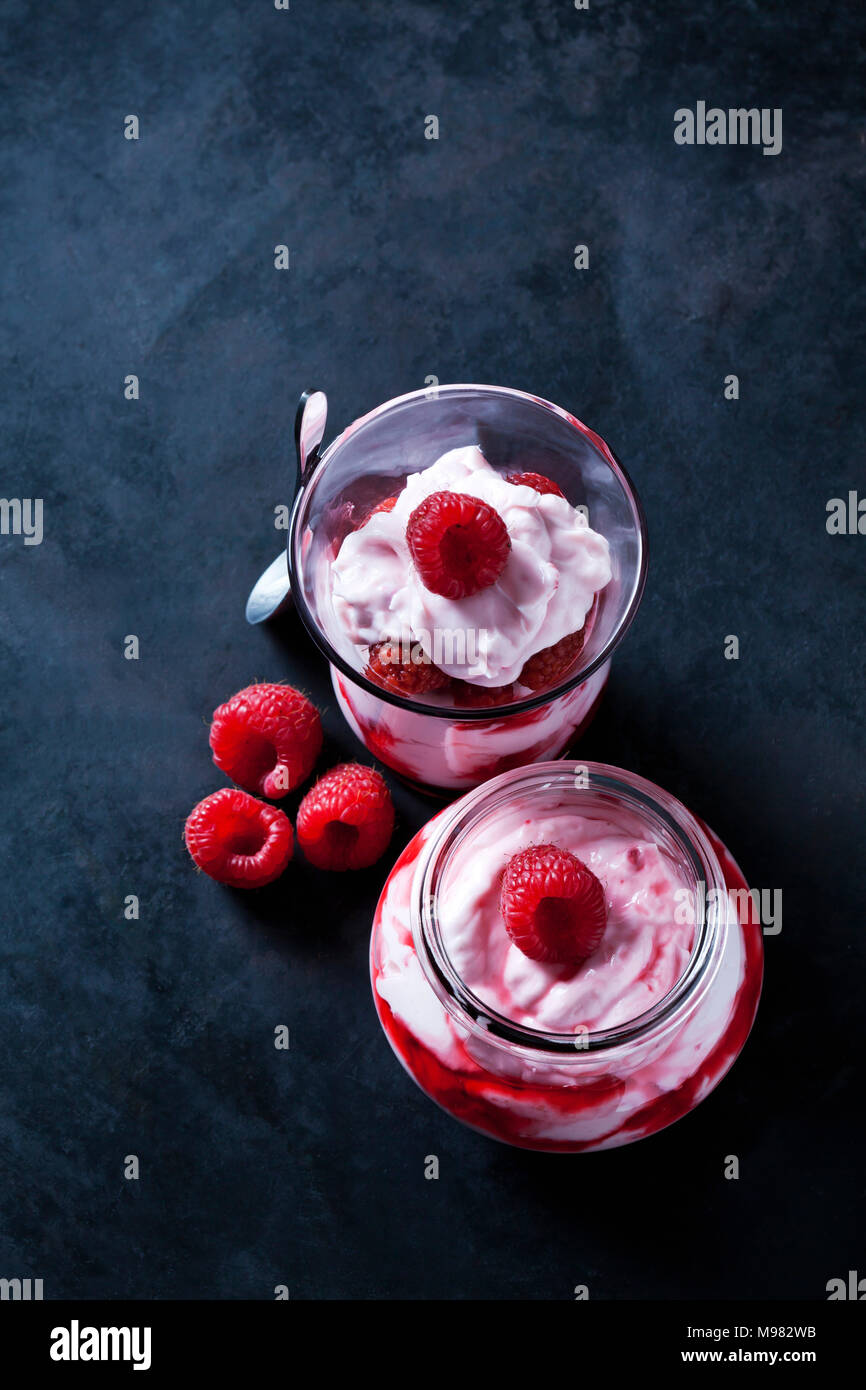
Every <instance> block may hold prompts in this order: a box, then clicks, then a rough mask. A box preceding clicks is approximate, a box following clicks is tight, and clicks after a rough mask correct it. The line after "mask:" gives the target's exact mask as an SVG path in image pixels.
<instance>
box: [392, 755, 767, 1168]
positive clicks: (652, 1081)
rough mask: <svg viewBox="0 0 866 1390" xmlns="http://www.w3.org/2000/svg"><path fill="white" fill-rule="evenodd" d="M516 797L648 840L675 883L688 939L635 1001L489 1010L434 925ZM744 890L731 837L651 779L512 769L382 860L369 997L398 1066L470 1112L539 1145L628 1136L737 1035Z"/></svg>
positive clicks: (718, 1075) (750, 940)
mask: <svg viewBox="0 0 866 1390" xmlns="http://www.w3.org/2000/svg"><path fill="white" fill-rule="evenodd" d="M515 812H517V813H518V814H519V815H520V816H522V817H524V818H525V820H526V821H528V822H532V823H533V825H535V824H537V823H540V822H543V821H544V819H545V817H550V816H552V815H554V814H556V815H562V814H565V815H570V814H572V813H573V814H574V815H575V816H576V817H579V818H580V819H581V823H582V824H588V823H591V822H593V821H597V822H598V823H599V825H613V826H615V827H616V828H617V830H618V832H621V834H622V835H623V836H629V837H630V836H634V837H635V838H636V839H639V840H641V841H642V842H649V843H650V844H654V845H655V846H657V847H658V850H659V853H660V855H661V856H664V862H665V864H666V865H669V866H670V868H671V871H672V873H675V875H676V881H677V882H679V883H680V884H681V885H682V887H681V889H679V890H677V894H676V895H675V896H676V897H677V898H678V903H677V907H676V909H674V908H673V906H672V904H671V911H672V912H673V911H676V912H680V911H681V910H684V911H686V912H688V913H690V914H691V916H690V917H689V924H690V926H693V928H694V930H693V934H692V941H691V948H690V953H689V954H688V956H687V959H686V960H685V963H684V967H683V968H682V971H681V973H680V974H679V975H678V977H677V978H675V980H674V982H673V983H672V984H671V987H670V988H668V989H667V990H666V991H665V992H663V993H660V994H659V997H657V998H655V999H652V1000H651V1001H650V1002H649V1007H647V1008H646V1009H644V1010H643V1011H642V1012H640V1013H639V1014H638V1015H637V1016H636V1017H631V1018H622V1019H618V1021H617V1023H616V1026H613V1027H606V1028H602V1029H597V1030H594V1029H587V1028H585V1027H582V1026H581V1025H580V1020H579V1019H574V1020H570V1022H569V1026H568V1028H567V1030H565V1031H559V1032H547V1031H542V1030H540V1029H538V1028H536V1027H533V1026H527V1025H526V1023H525V1022H516V1021H515V1019H514V1018H513V1017H508V1016H506V1015H504V1014H503V1013H500V1012H498V1011H497V1008H496V1007H495V1006H494V1005H493V1004H492V1003H491V1002H490V999H489V997H487V996H485V997H483V998H482V997H481V996H482V995H483V994H484V993H485V992H484V990H481V989H479V986H478V983H477V981H476V982H475V985H474V988H470V987H469V986H468V985H467V983H466V981H465V979H463V978H461V975H460V974H459V973H458V971H457V969H456V968H455V965H454V961H453V958H452V955H449V950H448V947H447V944H446V941H445V937H444V935H443V930H442V923H443V903H445V902H446V901H447V898H446V896H445V895H447V893H448V892H449V889H450V886H451V885H453V884H454V883H456V882H458V881H459V880H460V875H461V869H462V871H463V872H464V873H465V872H466V869H467V866H469V865H470V864H472V865H474V866H475V867H476V870H477V865H478V862H479V860H478V856H479V852H481V853H484V852H486V851H485V850H484V846H489V845H490V844H491V843H494V844H495V843H499V844H503V843H505V834H504V830H505V828H506V827H507V825H508V824H509V823H510V822H509V818H512V821H513V817H514V815H515ZM562 847H563V848H568V846H567V845H566V846H562ZM494 867H495V866H494ZM501 867H502V866H499V869H501ZM596 872H597V873H598V874H599V876H600V877H601V878H602V882H604V875H603V873H602V872H601V870H596ZM680 894H682V898H680ZM750 906H751V904H750V899H749V895H748V890H747V888H746V883H745V880H744V878H743V875H742V873H741V871H740V869H739V868H738V867H737V865H736V863H735V861H734V860H733V858H732V857H731V855H730V853H729V852H728V850H727V849H726V848H725V847H724V845H723V844H722V843H721V842H720V841H719V840H718V839H717V837H716V836H715V835H714V834H713V833H712V831H710V830H709V829H708V827H707V826H706V825H704V824H703V823H702V822H701V821H699V820H698V819H697V818H696V817H695V816H693V815H692V814H691V813H690V812H689V811H688V810H687V809H686V808H685V807H684V806H683V805H681V804H680V802H678V801H676V800H675V799H674V798H673V797H671V796H669V795H668V794H667V793H666V792H664V791H662V790H661V789H660V788H659V787H656V786H654V785H653V784H652V783H651V782H647V781H645V780H644V779H643V778H641V777H637V776H635V775H634V774H633V773H630V772H624V771H622V770H621V769H618V768H613V767H607V766H605V765H604V764H598V763H577V762H569V761H564V762H552V763H547V764H543V765H540V766H536V767H532V768H523V769H518V770H515V771H512V772H508V773H505V774H503V775H501V776H499V777H496V778H494V779H493V780H492V781H490V782H487V783H486V784H485V785H484V786H482V787H479V788H478V789H477V790H475V791H472V792H469V793H468V794H467V795H465V796H463V797H462V798H461V799H460V800H459V801H457V802H455V803H454V804H453V805H451V806H449V807H447V808H446V809H445V810H443V811H442V812H440V813H439V815H437V816H436V817H434V819H433V820H431V821H430V822H428V824H427V825H426V826H424V828H423V829H422V830H421V831H419V833H418V834H417V835H416V836H415V838H414V839H413V840H412V841H411V843H410V844H409V845H408V846H407V848H406V849H405V850H404V852H403V854H402V855H401V856H400V858H399V859H398V861H397V863H396V864H395V865H394V868H393V870H392V871H391V874H390V875H389V877H388V880H387V882H386V884H385V887H384V889H383V892H382V895H381V898H380V900H379V904H378V906H377V908H376V914H375V919H374V925H373V934H372V941H371V974H372V984H373V996H374V1000H375V1004H376V1009H377V1011H378V1014H379V1019H380V1022H381V1024H382V1027H383V1029H384V1030H385V1034H386V1036H387V1038H388V1041H389V1042H390V1044H391V1046H392V1048H393V1049H394V1051H395V1053H396V1054H397V1057H398V1058H399V1060H400V1061H401V1062H402V1063H403V1066H404V1067H405V1068H406V1070H407V1071H408V1072H409V1075H410V1076H412V1077H413V1078H414V1080H415V1081H416V1082H417V1083H418V1085H419V1086H420V1087H421V1089H422V1090H423V1091H425V1092H426V1093H427V1095H428V1096H430V1097H431V1098H432V1099H433V1100H435V1101H437V1102H438V1104H439V1105H441V1106H442V1107H443V1109H445V1110H447V1111H448V1112H449V1113H450V1114H451V1115H453V1116H454V1117H455V1118H456V1119H459V1120H462V1121H463V1122H464V1123H465V1124H467V1125H470V1126H471V1127H472V1128H474V1129H477V1130H480V1131H481V1132H482V1133H484V1134H487V1135H490V1136H491V1137H493V1138H495V1139H500V1140H502V1141H504V1142H506V1143H509V1144H515V1145H518V1146H520V1147H522V1148H528V1149H540V1150H547V1151H562V1152H578V1151H581V1150H591V1149H603V1148H612V1147H615V1146H618V1145H621V1144H628V1143H632V1142H633V1141H635V1140H636V1139H641V1138H644V1137H645V1136H646V1135H649V1134H653V1133H655V1131H656V1130H659V1129H662V1128H663V1127H664V1126H665V1125H668V1124H670V1123H671V1122H672V1121H674V1120H677V1119H679V1118H680V1117H681V1116H683V1115H685V1114H687V1113H688V1112H689V1111H690V1110H691V1109H693V1107H694V1106H695V1105H697V1103H698V1102H699V1101H700V1100H702V1099H703V1098H704V1097H705V1096H706V1095H707V1094H708V1093H709V1092H710V1091H711V1090H712V1089H713V1088H714V1087H715V1086H716V1085H717V1084H718V1083H719V1081H720V1080H721V1079H722V1077H723V1076H724V1075H725V1073H726V1072H727V1070H728V1068H729V1067H730V1066H731V1064H732V1063H733V1061H734V1059H735V1058H736V1057H737V1055H738V1053H739V1052H740V1050H741V1048H742V1046H743V1044H744V1043H745V1040H746V1038H747V1036H748V1033H749V1030H750V1028H751V1026H752V1022H753V1020H754V1017H755V1011H756V1008H757V1004H758V997H759V994H760V988H761V979H762V972H763V942H762V935H761V927H760V924H759V923H758V924H757V925H752V924H751V912H750ZM667 907H668V904H667V902H666V903H665V905H664V908H663V912H666V911H667ZM679 920H684V919H683V918H682V917H680V919H679ZM503 930H504V928H503ZM514 949H516V948H514Z"/></svg>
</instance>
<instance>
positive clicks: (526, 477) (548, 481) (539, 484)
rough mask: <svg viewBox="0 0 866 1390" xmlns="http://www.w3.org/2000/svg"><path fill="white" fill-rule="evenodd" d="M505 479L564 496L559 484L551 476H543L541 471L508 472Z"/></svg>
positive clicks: (556, 495)
mask: <svg viewBox="0 0 866 1390" xmlns="http://www.w3.org/2000/svg"><path fill="white" fill-rule="evenodd" d="M505 481H506V482H507V483H515V484H522V485H523V487H531V488H534V489H535V491H536V492H541V493H544V492H550V493H553V495H554V496H555V497H564V496H565V493H564V492H563V490H562V488H561V487H560V486H559V484H558V483H555V482H554V481H553V479H552V478H545V476H544V474H543V473H509V474H508V477H507V478H506V479H505Z"/></svg>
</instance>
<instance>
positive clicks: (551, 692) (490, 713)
mask: <svg viewBox="0 0 866 1390" xmlns="http://www.w3.org/2000/svg"><path fill="white" fill-rule="evenodd" d="M433 390H435V393H436V395H435V398H436V399H438V398H439V397H440V396H441V395H442V394H443V393H445V394H450V395H459V394H461V393H467V392H487V393H489V394H490V395H492V396H513V397H516V398H517V399H520V400H524V401H529V402H531V403H532V404H533V405H536V406H540V407H541V408H542V409H545V410H549V411H551V412H552V413H553V414H554V415H556V416H558V417H559V418H560V419H561V420H563V421H565V423H566V424H568V425H570V426H571V427H572V428H573V429H576V430H577V431H578V432H579V433H580V434H582V435H583V437H584V438H585V439H586V440H588V442H589V444H590V446H591V447H592V448H593V449H595V451H596V453H597V454H599V456H600V457H601V458H602V459H604V461H605V463H606V464H607V465H608V467H609V468H610V469H611V471H612V472H613V474H614V476H615V477H616V478H617V480H618V482H619V483H620V486H621V487H622V490H623V492H624V493H625V496H626V498H627V500H628V502H629V505H630V506H631V509H632V514H633V518H634V522H635V531H636V534H637V538H638V549H639V560H638V565H637V568H636V571H635V576H634V581H633V584H632V590H631V594H630V596H629V600H628V604H627V605H626V608H625V611H624V613H623V615H622V618H621V619H620V622H619V623H618V624H617V626H616V628H615V629H614V631H613V632H612V633H611V635H610V637H609V639H608V641H607V642H606V643H605V645H604V647H603V648H602V650H601V651H600V652H599V653H598V655H597V656H596V657H594V658H593V660H592V661H591V662H589V663H588V664H587V665H586V666H581V665H580V664H579V663H578V666H577V668H576V670H574V671H573V672H572V674H571V675H570V676H568V677H567V678H566V679H565V680H563V681H561V682H560V683H559V684H558V685H556V686H553V687H551V688H550V689H548V690H543V691H540V692H537V693H534V694H532V695H528V696H525V697H524V698H522V699H520V700H515V701H513V702H512V703H511V704H507V705H493V706H491V705H485V706H481V707H476V706H473V707H471V708H465V709H464V708H461V707H460V706H459V705H432V704H427V703H425V702H424V701H423V700H413V699H411V698H410V697H409V696H407V695H402V694H400V693H399V692H398V691H392V690H388V689H386V688H385V687H384V686H381V685H377V684H376V683H375V682H374V681H371V680H370V679H369V677H368V676H366V675H364V673H363V671H357V670H356V669H355V668H354V667H353V666H351V665H350V664H349V662H348V661H347V660H346V658H345V657H344V656H342V655H341V654H340V653H339V652H338V651H337V650H336V649H335V648H334V647H333V646H332V644H331V642H330V641H329V639H328V637H327V636H326V635H325V633H324V632H323V631H322V630H321V628H320V626H319V624H318V623H317V622H316V619H315V617H314V616H313V613H312V612H311V610H310V607H309V604H308V603H307V600H306V597H305V595H304V592H303V586H302V585H301V584H300V583H299V582H298V575H299V566H298V552H299V540H300V536H299V531H300V526H299V523H300V517H301V511H302V508H303V503H304V499H305V497H306V495H307V493H308V492H309V488H310V485H311V484H312V483H313V481H314V480H315V478H316V476H317V474H318V473H319V472H320V471H321V469H322V468H323V466H324V465H325V464H326V463H327V462H328V460H329V459H330V458H332V457H333V455H334V454H335V453H336V452H337V450H338V449H339V447H340V445H341V443H342V441H343V440H344V439H345V437H346V435H347V433H348V432H349V431H351V433H352V435H355V434H357V433H358V432H359V431H360V430H363V429H364V428H365V427H366V426H367V425H369V424H371V423H372V422H373V421H374V420H377V419H378V418H379V416H381V415H383V414H385V413H386V412H387V411H391V410H394V409H396V408H397V407H398V406H402V405H405V404H406V403H407V402H409V401H414V400H419V399H422V398H423V399H426V400H429V399H431V391H433ZM286 553H287V561H288V571H289V582H290V585H291V591H292V599H293V602H294V604H295V608H296V610H297V612H298V614H299V615H300V618H301V621H302V622H303V624H304V627H305V628H306V629H307V631H308V633H309V634H310V637H311V638H312V639H313V642H314V643H315V645H316V646H317V647H318V648H319V651H320V652H321V653H322V655H323V656H324V657H325V659H326V660H327V661H328V662H329V663H330V664H331V665H332V666H335V667H336V668H337V669H338V670H339V671H340V672H341V673H342V674H343V675H344V676H345V677H346V678H347V679H348V680H349V681H351V682H352V684H354V685H356V686H358V687H360V689H361V690H365V691H366V692H367V693H368V694H370V695H373V696H375V697H376V699H378V700H384V701H385V702H386V703H387V704H390V705H396V706H397V708H398V709H403V710H409V711H411V712H412V713H413V714H421V715H428V716H430V717H432V718H434V719H450V720H452V721H455V720H456V721H459V722H460V723H469V722H473V721H482V720H487V721H488V722H489V721H490V720H498V719H508V718H510V717H511V716H512V715H518V714H526V713H528V712H529V711H530V710H535V709H539V708H540V707H541V706H543V705H547V704H550V703H551V702H552V701H554V700H556V699H558V698H559V697H560V696H562V695H566V694H568V692H569V691H571V690H573V689H574V688H575V687H576V686H578V685H582V684H583V683H584V682H585V681H587V680H589V678H590V676H592V675H594V674H595V672H596V671H598V670H600V669H601V668H602V667H603V666H604V664H605V663H606V662H607V661H609V660H610V658H611V656H612V655H613V653H614V651H615V650H616V648H617V647H618V646H619V644H620V642H621V641H622V639H623V637H624V636H625V634H626V633H627V632H628V630H629V628H630V627H631V625H632V622H633V621H634V619H635V616H636V614H637V610H638V608H639V607H640V602H641V599H642V597H643V592H644V588H645V586H646V575H647V565H648V562H649V555H648V538H647V526H646V516H645V514H644V510H643V505H642V503H641V500H640V497H639V495H638V493H637V490H636V488H635V486H634V484H633V482H632V481H631V478H630V477H629V475H628V473H627V471H626V469H625V468H624V467H623V465H622V464H621V463H620V461H619V459H618V458H617V457H616V455H615V454H614V452H613V450H612V449H611V448H610V445H609V444H607V442H606V441H605V440H604V439H602V437H601V435H599V434H596V433H595V431H594V430H592V429H590V427H589V426H588V425H585V424H583V422H582V421H581V420H578V419H577V416H575V415H572V414H571V413H570V412H569V411H567V410H564V409H563V408H562V406H558V405H555V404H554V402H553V401H548V400H545V399H544V397H542V396H535V395H533V394H532V393H531V392H529V391H519V390H518V389H517V388H516V387H511V386H488V385H484V384H480V383H473V382H460V383H453V384H450V385H443V386H437V387H435V388H431V387H425V388H422V389H421V390H418V391H408V392H406V393H405V394H404V395H402V396H394V397H393V398H392V399H391V400H389V401H384V402H383V403H382V404H381V405H378V406H376V407H375V408H374V409H373V410H370V411H368V412H367V414H366V415H361V416H359V418H358V419H357V420H354V421H352V422H351V424H349V425H347V426H346V428H345V429H344V430H342V431H341V433H340V434H338V435H337V437H336V438H335V439H333V440H332V441H331V443H330V444H329V445H328V447H327V449H325V451H324V453H323V454H322V456H321V458H320V459H319V461H318V463H317V464H316V466H315V468H314V469H313V472H312V473H311V475H310V477H309V479H308V480H307V481H306V482H302V483H301V486H300V487H299V489H298V495H297V497H296V498H295V502H294V506H293V508H292V517H291V522H290V525H289V532H288V536H287V538H286Z"/></svg>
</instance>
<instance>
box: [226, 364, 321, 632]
mask: <svg viewBox="0 0 866 1390" xmlns="http://www.w3.org/2000/svg"><path fill="white" fill-rule="evenodd" d="M327 419H328V398H327V396H326V395H325V393H324V391H304V393H303V394H302V396H301V399H300V400H299V401H298V409H297V411H296V413H295V449H296V450H297V455H298V468H297V476H296V479H295V492H294V496H295V497H297V495H298V492H299V491H300V489H301V487H302V486H303V485H304V483H305V482H306V481H307V479H308V478H309V476H310V474H311V473H312V471H313V469H314V468H315V466H316V464H317V463H318V461H319V445H320V444H321V442H322V440H323V438H324V435H325V425H326V423H327ZM293 500H294V499H293ZM291 597H292V588H291V583H290V581H289V566H288V548H287V549H286V550H283V551H281V552H280V554H279V555H278V556H277V558H276V559H275V560H273V561H272V562H271V564H269V565H268V567H267V569H266V570H265V571H264V573H263V574H260V575H259V577H258V579H257V580H256V582H255V584H254V585H253V587H252V589H251V591H250V596H249V598H248V599H247V607H246V619H247V622H248V623H263V622H264V621H265V620H266V619H267V618H273V617H274V615H275V614H277V613H279V612H280V611H281V609H283V608H285V606H286V604H287V603H289V602H290V601H291Z"/></svg>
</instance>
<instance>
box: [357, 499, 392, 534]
mask: <svg viewBox="0 0 866 1390" xmlns="http://www.w3.org/2000/svg"><path fill="white" fill-rule="evenodd" d="M396 505H397V494H396V492H395V493H394V496H393V497H386V498H385V499H384V501H382V502H377V503H376V505H375V507H371V508H370V510H369V511H368V513H367V515H366V516H365V517H364V520H363V521H362V522H361V525H362V526H366V524H367V522H368V521H369V520H370V517H371V516H375V515H376V513H377V512H393V510H394V508H395V507H396Z"/></svg>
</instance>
